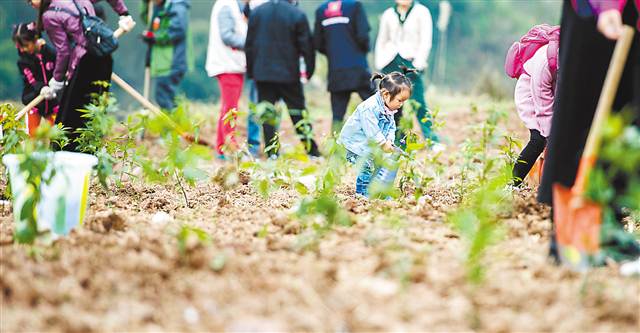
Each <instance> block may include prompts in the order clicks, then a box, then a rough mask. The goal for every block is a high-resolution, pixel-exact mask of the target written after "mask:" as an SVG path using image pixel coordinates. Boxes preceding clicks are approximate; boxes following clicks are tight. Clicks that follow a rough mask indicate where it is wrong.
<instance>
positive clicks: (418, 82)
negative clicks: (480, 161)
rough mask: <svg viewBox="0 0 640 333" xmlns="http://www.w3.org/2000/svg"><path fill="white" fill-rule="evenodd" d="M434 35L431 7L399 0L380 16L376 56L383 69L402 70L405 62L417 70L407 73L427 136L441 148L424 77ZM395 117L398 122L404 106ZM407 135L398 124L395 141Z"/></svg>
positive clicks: (406, 65)
mask: <svg viewBox="0 0 640 333" xmlns="http://www.w3.org/2000/svg"><path fill="white" fill-rule="evenodd" d="M432 36H433V20H432V19H431V13H430V12H429V9H428V8H427V7H425V6H424V5H422V4H420V3H418V2H417V1H414V0H396V4H395V6H394V7H391V8H389V9H387V10H386V11H384V13H383V14H382V17H381V18H380V30H379V31H378V38H377V40H376V46H375V51H374V56H375V66H376V68H377V69H378V70H380V71H382V72H383V73H391V72H395V71H398V72H402V70H401V67H403V66H404V67H408V68H414V69H416V70H418V72H417V73H412V74H408V77H409V78H410V79H411V81H412V82H413V93H412V95H411V99H413V100H415V101H416V102H418V103H419V104H420V107H419V108H418V110H417V116H418V121H419V123H420V127H421V130H422V134H423V135H424V138H425V139H426V140H428V142H429V143H430V144H431V145H432V148H436V147H437V148H440V147H441V145H439V144H438V142H439V138H438V136H437V135H436V134H435V133H433V131H432V130H431V125H432V122H431V115H430V114H429V113H428V111H427V103H426V100H425V97H424V94H425V88H424V82H423V78H422V76H423V75H424V70H425V69H426V68H427V66H428V59H429V52H431V44H432ZM395 117H396V122H399V119H400V118H401V117H402V110H400V112H397V113H396V114H395ZM404 136H405V135H404V133H402V129H401V128H398V130H397V132H396V141H397V142H396V144H400V140H401V139H402V138H404Z"/></svg>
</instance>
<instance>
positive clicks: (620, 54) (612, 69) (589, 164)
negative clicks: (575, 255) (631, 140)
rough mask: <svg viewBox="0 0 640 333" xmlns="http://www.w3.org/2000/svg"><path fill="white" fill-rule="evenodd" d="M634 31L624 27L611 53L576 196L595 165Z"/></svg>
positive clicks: (582, 163)
mask: <svg viewBox="0 0 640 333" xmlns="http://www.w3.org/2000/svg"><path fill="white" fill-rule="evenodd" d="M634 33H635V30H634V29H633V28H632V27H630V26H628V25H625V26H624V28H623V32H622V35H621V36H620V38H619V39H618V41H617V42H616V48H615V50H614V51H613V56H612V57H611V62H610V63H609V70H607V76H606V78H605V80H604V86H603V87H602V93H601V94H600V99H599V100H598V106H597V107H596V113H595V115H594V117H593V122H592V123H591V129H590V130H589V136H588V137H587V143H586V145H585V148H584V152H583V153H582V159H581V160H580V167H579V169H578V175H577V177H576V182H575V185H574V191H575V192H576V193H578V194H582V193H584V190H585V188H586V185H587V178H588V176H589V173H591V170H592V169H593V167H594V165H595V161H596V159H597V155H598V150H599V148H600V143H601V141H602V131H603V129H604V126H605V123H606V121H607V118H608V117H609V114H610V113H611V108H612V107H613V102H614V99H615V97H616V92H617V91H618V86H619V84H620V78H621V77H622V72H623V70H624V66H625V63H626V62H627V56H628V55H629V49H630V48H631V42H633V35H634Z"/></svg>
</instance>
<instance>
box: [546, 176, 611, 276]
mask: <svg viewBox="0 0 640 333" xmlns="http://www.w3.org/2000/svg"><path fill="white" fill-rule="evenodd" d="M553 221H554V223H555V227H556V239H557V242H558V247H559V250H560V251H559V253H560V256H561V259H563V261H569V263H571V264H577V263H578V262H579V261H582V260H581V259H583V258H584V257H586V256H590V255H595V254H597V253H598V252H599V251H600V227H601V225H602V207H600V205H598V204H596V203H594V202H592V201H589V200H586V199H584V198H581V196H580V195H577V194H576V193H575V192H574V191H572V190H571V189H569V188H566V187H564V186H562V185H559V184H554V186H553Z"/></svg>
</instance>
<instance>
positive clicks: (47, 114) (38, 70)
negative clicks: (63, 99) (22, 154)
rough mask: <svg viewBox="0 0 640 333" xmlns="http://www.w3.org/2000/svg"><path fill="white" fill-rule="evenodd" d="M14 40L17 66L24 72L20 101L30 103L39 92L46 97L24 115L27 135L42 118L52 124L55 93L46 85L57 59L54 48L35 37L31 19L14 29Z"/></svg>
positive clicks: (54, 109) (55, 102) (56, 105)
mask: <svg viewBox="0 0 640 333" xmlns="http://www.w3.org/2000/svg"><path fill="white" fill-rule="evenodd" d="M12 39H13V42H14V43H15V44H16V48H17V49H18V56H19V59H18V69H19V70H20V74H22V76H23V81H24V88H23V89H22V103H23V104H25V105H26V104H29V102H31V101H32V100H33V99H34V98H36V97H38V95H42V96H44V97H45V100H44V101H43V102H42V103H40V104H38V105H37V106H36V107H35V108H33V109H31V110H29V113H28V114H27V116H26V117H25V120H26V122H27V129H28V130H29V135H33V134H34V133H35V130H36V128H38V126H40V122H41V120H42V118H44V119H46V120H47V121H48V122H49V123H50V124H51V125H53V121H54V119H55V116H56V114H57V113H58V102H57V100H56V98H55V97H56V95H55V93H54V92H53V90H52V89H51V88H49V87H48V86H47V85H48V84H49V80H51V78H52V77H53V67H54V64H55V62H56V54H55V51H54V50H53V49H52V48H51V47H50V46H48V45H45V44H43V43H40V42H39V41H38V33H37V31H36V26H35V24H34V23H20V24H18V25H17V26H16V27H15V28H14V29H13V34H12Z"/></svg>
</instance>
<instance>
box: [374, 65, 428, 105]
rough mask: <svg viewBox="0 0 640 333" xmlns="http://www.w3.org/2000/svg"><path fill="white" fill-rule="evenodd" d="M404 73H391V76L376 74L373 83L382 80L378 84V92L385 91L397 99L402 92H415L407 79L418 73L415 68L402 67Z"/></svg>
mask: <svg viewBox="0 0 640 333" xmlns="http://www.w3.org/2000/svg"><path fill="white" fill-rule="evenodd" d="M400 70H401V71H402V72H391V73H389V74H380V73H374V74H373V75H372V76H371V82H374V81H375V80H380V82H378V85H377V87H378V91H380V90H382V89H384V90H386V91H388V92H389V94H391V98H393V97H395V96H396V95H398V94H399V93H401V92H402V91H404V90H406V89H408V90H409V92H411V91H412V90H413V84H412V83H411V80H410V79H409V78H408V77H407V74H409V73H416V72H417V70H416V69H415V68H408V67H407V66H400Z"/></svg>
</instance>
